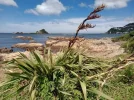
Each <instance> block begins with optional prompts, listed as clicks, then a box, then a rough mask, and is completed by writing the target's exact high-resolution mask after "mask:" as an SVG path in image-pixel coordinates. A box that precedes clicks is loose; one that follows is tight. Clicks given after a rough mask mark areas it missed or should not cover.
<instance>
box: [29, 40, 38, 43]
mask: <svg viewBox="0 0 134 100" xmlns="http://www.w3.org/2000/svg"><path fill="white" fill-rule="evenodd" d="M29 43H37V42H36V41H35V40H30V41H29Z"/></svg>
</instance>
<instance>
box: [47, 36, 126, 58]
mask: <svg viewBox="0 0 134 100" xmlns="http://www.w3.org/2000/svg"><path fill="white" fill-rule="evenodd" d="M69 40H70V39H69V38H64V37H61V39H60V37H58V38H57V37H56V38H54V37H53V38H49V39H48V40H47V41H46V46H47V47H51V49H52V51H53V52H58V51H60V50H62V49H65V48H68V44H69ZM72 48H73V49H75V50H77V51H80V52H82V53H83V54H85V55H87V56H89V57H98V58H111V57H114V56H116V55H120V54H122V53H123V52H124V49H123V48H121V44H120V43H119V42H116V43H114V42H112V40H111V39H110V38H103V39H84V38H77V40H76V42H75V44H74V45H73V47H72Z"/></svg>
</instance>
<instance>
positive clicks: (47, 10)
mask: <svg viewBox="0 0 134 100" xmlns="http://www.w3.org/2000/svg"><path fill="white" fill-rule="evenodd" d="M63 11H66V7H64V5H63V4H62V3H61V2H60V1H59V0H46V1H45V2H43V3H42V4H40V5H37V6H36V8H34V9H28V10H26V11H25V13H32V14H35V15H59V14H60V13H61V12H63Z"/></svg>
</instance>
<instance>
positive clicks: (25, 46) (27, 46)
mask: <svg viewBox="0 0 134 100" xmlns="http://www.w3.org/2000/svg"><path fill="white" fill-rule="evenodd" d="M12 47H13V48H21V49H24V50H36V49H37V48H38V47H43V44H41V43H18V44H15V45H13V46H12Z"/></svg>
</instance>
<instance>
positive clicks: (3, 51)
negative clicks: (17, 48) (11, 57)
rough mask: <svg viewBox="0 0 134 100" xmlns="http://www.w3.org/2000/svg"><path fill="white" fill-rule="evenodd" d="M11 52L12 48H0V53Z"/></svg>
mask: <svg viewBox="0 0 134 100" xmlns="http://www.w3.org/2000/svg"><path fill="white" fill-rule="evenodd" d="M11 52H13V48H6V47H3V48H0V53H11Z"/></svg>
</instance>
